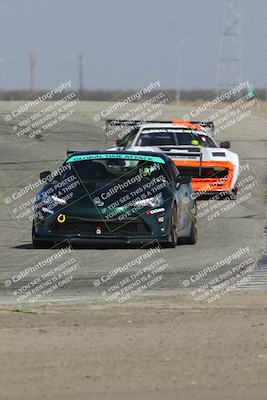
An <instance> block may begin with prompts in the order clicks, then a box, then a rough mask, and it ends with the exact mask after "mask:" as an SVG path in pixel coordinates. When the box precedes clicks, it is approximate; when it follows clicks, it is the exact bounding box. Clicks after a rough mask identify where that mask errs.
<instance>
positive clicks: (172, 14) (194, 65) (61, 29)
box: [0, 0, 267, 89]
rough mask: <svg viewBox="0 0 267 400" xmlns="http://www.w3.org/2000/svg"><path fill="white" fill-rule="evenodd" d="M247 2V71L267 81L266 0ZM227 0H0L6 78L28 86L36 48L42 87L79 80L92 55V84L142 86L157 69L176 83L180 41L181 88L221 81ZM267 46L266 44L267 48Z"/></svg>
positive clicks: (0, 72)
mask: <svg viewBox="0 0 267 400" xmlns="http://www.w3.org/2000/svg"><path fill="white" fill-rule="evenodd" d="M241 2H242V3H243V9H244V17H243V31H244V73H245V75H246V76H247V77H248V79H250V81H251V82H252V84H254V85H255V86H257V87H259V86H263V85H264V84H265V82H266V79H265V77H266V76H267V73H265V71H266V65H265V64H264V58H265V53H266V56H267V49H266V47H267V46H266V44H265V37H264V35H265V29H266V28H265V27H266V24H267V16H266V12H265V9H264V7H265V4H266V1H265V0H241ZM224 3H225V2H224V0H154V1H153V0H0V18H1V23H0V35H1V41H0V59H1V60H2V61H1V62H0V68H1V69H0V78H1V83H0V85H1V86H2V87H3V88H4V89H14V88H19V89H22V88H28V86H29V71H28V70H29V60H28V53H29V50H30V49H34V50H35V53H36V60H37V63H36V87H37V88H45V87H51V85H52V84H53V82H55V81H58V80H60V79H62V78H63V77H66V76H69V77H70V78H71V79H73V80H74V82H75V83H77V82H78V53H79V52H80V51H82V52H83V53H84V57H85V66H84V75H85V77H84V83H85V87H87V88H89V89H97V88H108V89H111V88H117V89H120V88H122V89H125V88H130V87H132V88H135V87H137V86H138V83H139V82H141V81H147V80H149V79H150V77H153V76H157V77H159V78H160V79H161V81H162V82H164V84H165V85H166V87H169V88H171V87H176V81H177V60H176V59H177V57H176V48H177V44H178V43H179V42H180V41H181V40H183V39H185V38H188V40H187V43H186V44H185V45H184V47H183V48H182V53H181V54H182V64H181V87H182V88H184V89H189V88H212V87H215V84H216V76H217V68H218V53H219V45H220V40H221V32H222V29H223V17H224ZM264 49H265V50H264Z"/></svg>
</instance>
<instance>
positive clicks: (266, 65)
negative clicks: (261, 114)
mask: <svg viewBox="0 0 267 400" xmlns="http://www.w3.org/2000/svg"><path fill="white" fill-rule="evenodd" d="M264 14H265V21H266V20H267V0H265V10H264ZM264 53H265V59H264V61H265V71H266V68H267V26H266V25H265V52H264ZM264 97H265V101H267V72H265V96H264Z"/></svg>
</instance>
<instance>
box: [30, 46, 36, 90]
mask: <svg viewBox="0 0 267 400" xmlns="http://www.w3.org/2000/svg"><path fill="white" fill-rule="evenodd" d="M29 62H30V90H31V91H34V87H35V65H36V60H35V54H34V51H33V50H31V51H30V52H29Z"/></svg>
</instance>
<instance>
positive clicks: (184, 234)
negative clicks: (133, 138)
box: [32, 151, 197, 248]
mask: <svg viewBox="0 0 267 400" xmlns="http://www.w3.org/2000/svg"><path fill="white" fill-rule="evenodd" d="M59 171H60V173H56V174H51V172H50V171H45V172H42V173H41V174H40V178H41V179H42V180H43V181H44V182H45V184H44V186H43V188H42V189H41V190H40V191H39V192H38V193H37V195H36V199H35V204H34V216H33V227H32V243H33V247H35V248H38V247H48V246H51V245H54V244H57V243H59V242H63V241H65V240H68V241H69V242H70V243H72V244H77V245H86V246H88V247H92V246H94V245H98V246H99V245H100V246H104V247H107V246H113V245H121V244H138V245H139V244H140V245H142V244H148V243H150V242H154V241H158V242H160V243H162V244H165V245H166V246H168V247H175V246H176V244H177V243H178V242H182V243H191V244H195V243H196V240H197V225H196V202H195V200H193V196H190V195H191V193H192V192H193V190H192V186H191V178H190V177H188V176H187V177H184V176H181V175H179V172H178V171H177V168H176V167H175V165H174V163H173V162H172V160H171V159H170V158H168V157H167V156H166V155H165V154H163V153H153V154H152V153H151V152H121V151H84V152H74V153H72V154H71V155H70V156H69V157H68V158H67V160H66V161H65V162H64V164H63V165H62V167H61V168H60V169H59Z"/></svg>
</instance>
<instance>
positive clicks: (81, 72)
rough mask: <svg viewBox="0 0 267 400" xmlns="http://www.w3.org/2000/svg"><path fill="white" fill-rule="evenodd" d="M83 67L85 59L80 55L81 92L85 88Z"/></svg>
mask: <svg viewBox="0 0 267 400" xmlns="http://www.w3.org/2000/svg"><path fill="white" fill-rule="evenodd" d="M83 66H84V58H83V53H80V54H79V87H80V92H82V91H83V89H84V86H83Z"/></svg>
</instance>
